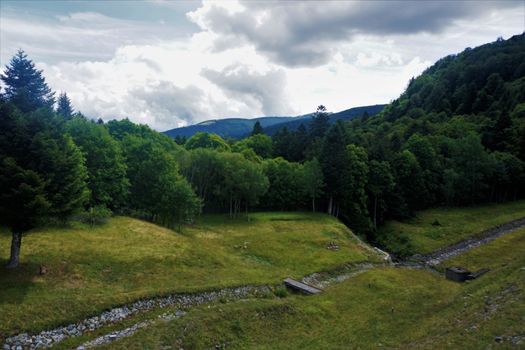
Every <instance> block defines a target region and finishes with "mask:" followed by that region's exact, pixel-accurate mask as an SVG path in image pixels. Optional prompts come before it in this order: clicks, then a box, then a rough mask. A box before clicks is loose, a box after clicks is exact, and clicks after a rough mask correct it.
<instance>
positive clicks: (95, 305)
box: [0, 213, 377, 337]
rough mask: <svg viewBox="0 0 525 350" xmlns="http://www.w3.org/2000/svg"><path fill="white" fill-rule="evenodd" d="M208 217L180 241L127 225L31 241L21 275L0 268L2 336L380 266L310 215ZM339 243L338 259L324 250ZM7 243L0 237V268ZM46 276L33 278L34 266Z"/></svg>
mask: <svg viewBox="0 0 525 350" xmlns="http://www.w3.org/2000/svg"><path fill="white" fill-rule="evenodd" d="M250 218H251V220H250V222H247V221H246V219H238V220H230V219H228V218H227V217H226V216H222V215H216V216H205V217H203V218H201V219H200V220H199V221H198V223H197V224H195V225H193V226H187V227H184V230H183V233H182V234H179V233H176V232H174V231H172V230H168V229H165V228H162V227H159V226H156V225H153V224H150V223H146V222H143V221H139V220H135V219H130V218H126V217H116V218H113V219H111V220H110V221H109V223H107V224H106V225H103V226H99V227H95V228H93V229H91V228H89V227H85V226H79V225H73V226H72V227H68V228H47V229H41V230H36V231H34V232H30V233H28V234H27V235H25V236H24V238H23V242H22V255H21V266H20V267H19V268H18V269H16V270H13V271H8V270H6V269H3V268H0V285H1V288H0V336H1V337H4V336H6V335H11V334H15V333H18V332H22V331H28V332H36V331H40V330H42V329H45V328H50V327H53V326H56V325H60V324H65V323H68V322H75V321H77V320H79V319H82V318H83V317H85V316H87V315H92V314H97V313H98V312H100V311H102V310H104V309H105V308H109V307H111V306H114V305H119V304H123V303H126V302H130V301H134V300H136V299H138V298H141V297H146V296H154V295H162V294H167V293H171V292H181V291H184V292H187V291H197V290H198V291H200V290H205V289H215V288H220V287H226V286H236V285H245V284H266V283H271V284H274V283H279V282H280V281H281V280H282V279H283V278H284V277H287V276H291V277H295V278H299V277H301V276H303V275H306V274H309V273H312V272H315V271H322V270H328V269H331V268H334V267H336V266H339V265H341V264H344V263H353V262H355V263H358V262H363V261H368V260H370V259H372V260H373V259H377V256H375V255H374V254H373V253H371V252H370V250H368V249H366V248H364V247H363V246H362V245H360V244H358V242H357V240H356V238H355V237H354V236H353V235H352V233H351V232H350V231H349V230H348V229H347V228H346V227H345V226H344V225H343V224H341V223H340V222H338V221H337V220H336V219H334V218H332V217H329V216H327V215H323V214H311V213H259V214H251V215H250ZM330 241H334V242H336V243H337V244H338V245H339V246H340V249H339V250H338V251H333V250H329V249H327V248H326V246H327V244H328V243H329V242H330ZM9 244H10V235H9V234H8V233H7V232H5V230H4V231H3V232H2V233H1V234H0V262H1V263H3V262H4V261H6V260H7V258H8V253H9ZM40 264H44V265H45V266H46V267H47V268H48V271H49V272H48V273H47V274H45V275H43V276H40V275H38V271H39V265H40Z"/></svg>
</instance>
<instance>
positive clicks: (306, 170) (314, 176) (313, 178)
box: [301, 158, 325, 212]
mask: <svg viewBox="0 0 525 350" xmlns="http://www.w3.org/2000/svg"><path fill="white" fill-rule="evenodd" d="M301 180H302V187H303V191H304V193H305V194H306V196H307V197H308V198H309V199H311V201H312V211H313V212H315V200H316V199H317V198H319V197H321V195H322V194H323V193H324V191H323V188H324V186H325V183H324V178H323V169H322V168H321V163H319V161H318V160H317V158H314V159H312V160H310V161H307V162H305V163H304V166H303V174H302V177H301Z"/></svg>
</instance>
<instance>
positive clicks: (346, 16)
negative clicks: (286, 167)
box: [189, 1, 523, 66]
mask: <svg viewBox="0 0 525 350" xmlns="http://www.w3.org/2000/svg"><path fill="white" fill-rule="evenodd" d="M243 6H244V9H243V10H242V11H237V12H231V11H228V10H227V9H226V8H224V7H221V6H215V5H210V6H204V7H202V8H201V9H199V10H197V11H195V12H193V13H190V14H189V16H190V18H191V19H193V20H194V21H195V22H196V23H198V24H199V25H200V26H201V27H202V28H203V29H206V30H209V31H211V32H214V33H216V34H219V39H218V40H217V42H216V43H215V44H216V47H215V48H216V49H217V50H222V49H225V48H228V47H235V46H238V45H240V44H245V43H250V44H253V45H254V47H255V48H256V49H257V50H258V51H259V52H261V53H263V54H265V55H266V56H267V57H269V58H270V59H272V60H273V61H275V62H278V63H280V64H283V65H287V66H317V65H320V64H323V63H326V62H327V60H328V59H329V58H330V56H331V54H332V48H333V47H335V46H336V45H337V43H338V42H342V41H346V40H350V39H351V38H352V37H353V36H354V35H359V34H366V35H378V36H388V35H397V34H417V33H421V32H428V33H438V32H441V31H443V30H444V29H446V28H448V27H450V25H451V24H452V23H454V22H456V21H459V20H470V21H472V20H475V19H479V16H481V15H484V14H488V13H489V12H490V11H493V10H497V9H502V8H509V7H516V8H517V9H521V7H522V6H523V4H522V2H520V1H461V2H460V1H364V2H339V1H338V2H309V1H307V2H269V3H268V2H265V3H261V2H243ZM479 25H481V26H482V25H483V23H479Z"/></svg>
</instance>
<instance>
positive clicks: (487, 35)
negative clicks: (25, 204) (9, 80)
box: [0, 0, 525, 131]
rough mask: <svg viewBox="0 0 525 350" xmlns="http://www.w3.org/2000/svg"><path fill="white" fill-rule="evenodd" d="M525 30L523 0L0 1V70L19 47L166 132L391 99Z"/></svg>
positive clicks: (56, 73) (67, 84) (121, 111)
mask: <svg viewBox="0 0 525 350" xmlns="http://www.w3.org/2000/svg"><path fill="white" fill-rule="evenodd" d="M524 31H525V0H515V1H503V0H501V1H482V0H478V1H334V2H329V1H320V2H316V1H305V2H300V1H280V2H278V1H249V2H248V1H247V2H245V1H220V2H213V1H211V2H210V1H202V2H201V1H186V2H182V1H169V0H150V1H138V0H135V1H124V0H119V1H102V0H98V1H67V0H62V1H47V0H39V1H23V0H22V1H20V0H17V1H14V0H0V66H1V67H2V68H1V69H2V70H3V69H5V66H6V65H7V64H9V60H10V59H11V57H12V56H13V55H14V54H15V53H16V51H17V50H18V49H19V48H21V49H23V50H24V51H25V52H26V53H27V54H28V56H29V58H30V59H32V60H33V61H34V62H35V64H36V66H37V67H38V68H39V69H42V70H43V72H44V73H43V74H44V76H45V78H46V81H47V83H48V84H49V86H50V87H51V88H52V89H53V90H54V91H57V92H66V93H67V94H68V96H69V97H70V99H71V100H72V103H73V105H74V107H75V109H76V110H79V111H81V112H82V113H83V114H84V115H86V116H88V117H91V118H102V119H103V120H105V121H108V120H111V119H122V118H129V119H130V120H132V121H134V122H137V123H143V124H148V125H150V126H151V127H152V128H154V129H156V130H160V131H163V130H167V129H171V128H175V127H180V126H184V125H189V124H195V123H198V122H202V121H204V120H209V119H220V118H225V117H233V116H240V117H249V118H251V117H257V116H262V115H272V116H273V115H283V116H284V115H286V116H291V115H302V114H306V113H310V112H313V111H315V109H316V107H317V106H318V105H320V104H323V105H325V106H327V108H328V110H329V111H333V112H337V111H340V110H344V109H348V108H351V107H357V106H363V105H371V104H379V103H388V102H390V101H392V100H393V99H395V98H397V97H398V96H399V95H400V94H401V93H402V92H403V90H404V89H405V87H406V85H407V83H408V81H409V79H410V78H411V77H415V76H418V75H419V74H421V73H422V72H423V70H424V69H425V68H427V67H429V66H430V65H432V64H433V63H434V62H435V61H436V60H438V59H439V58H441V57H443V56H446V55H449V54H454V53H459V52H461V51H463V50H464V49H465V48H467V47H475V46H478V45H481V44H484V43H488V42H492V41H495V40H496V39H497V38H498V37H503V38H504V39H507V38H509V37H511V36H512V35H516V34H521V33H523V32H524Z"/></svg>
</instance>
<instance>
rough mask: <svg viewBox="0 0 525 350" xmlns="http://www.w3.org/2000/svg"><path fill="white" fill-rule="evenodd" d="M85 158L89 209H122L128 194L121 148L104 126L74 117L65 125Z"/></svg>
mask: <svg viewBox="0 0 525 350" xmlns="http://www.w3.org/2000/svg"><path fill="white" fill-rule="evenodd" d="M66 129H67V131H68V133H69V134H70V135H71V136H72V137H73V140H74V141H75V143H76V144H77V145H78V146H79V147H80V149H81V150H82V152H83V153H84V156H85V158H86V166H87V170H88V187H89V190H90V192H91V196H90V200H89V205H90V206H100V205H102V206H106V207H108V208H111V209H113V210H115V209H119V208H123V207H124V206H125V205H126V199H127V195H128V192H129V180H128V179H127V177H126V164H125V162H124V158H123V155H122V150H121V147H120V144H119V143H118V142H117V141H115V140H114V139H113V138H112V137H111V135H110V134H109V132H108V130H107V128H106V127H105V126H104V125H100V124H95V123H93V122H90V121H88V120H86V119H84V118H80V117H76V118H73V119H72V120H71V121H69V122H68V123H67V125H66Z"/></svg>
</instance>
